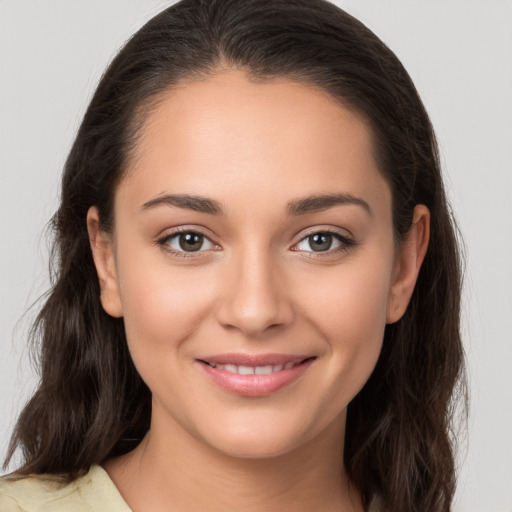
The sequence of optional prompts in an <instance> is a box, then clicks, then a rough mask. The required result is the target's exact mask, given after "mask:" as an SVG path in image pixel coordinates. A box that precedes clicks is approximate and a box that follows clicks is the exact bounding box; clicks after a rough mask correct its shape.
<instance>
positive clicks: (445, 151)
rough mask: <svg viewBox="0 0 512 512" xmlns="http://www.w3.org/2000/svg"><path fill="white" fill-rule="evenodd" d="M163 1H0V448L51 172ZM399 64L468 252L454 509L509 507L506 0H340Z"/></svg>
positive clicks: (19, 399)
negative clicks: (465, 409) (417, 101)
mask: <svg viewBox="0 0 512 512" xmlns="http://www.w3.org/2000/svg"><path fill="white" fill-rule="evenodd" d="M168 4H169V2H164V1H161V0H160V1H158V0H88V1H87V2H78V1H73V2H71V1H70V0H45V1H44V2H42V1H40V0H3V1H1V0H0V172H1V174H0V236H1V239H0V283H1V286H0V300H1V302H0V329H1V330H0V336H1V337H0V440H1V441H0V456H3V454H4V453H5V450H6V446H7V439H8V435H9V432H10V430H11V428H12V426H13V423H14V420H15V417H16V415H17V413H18V412H19V410H20V407H21V406H22V404H23V402H24V401H25V400H26V398H27V397H28V396H29V395H30V393H31V391H32V390H33V388H34V386H35V383H36V377H35V374H34V372H33V370H32V369H31V367H30V364H29V357H28V356H29V354H28V352H27V349H26V335H27V329H28V326H29V325H30V321H31V320H32V319H33V317H34V311H36V309H37V308H36V309H32V310H30V311H29V312H28V313H26V314H24V312H25V311H26V310H27V308H28V307H29V305H30V304H31V303H32V302H33V301H34V300H35V299H36V298H37V297H38V296H39V295H40V294H41V293H42V292H43V291H44V290H45V289H46V288H47V285H48V281H47V277H46V276H47V264H48V250H47V241H46V238H45V236H44V235H43V234H42V232H43V229H44V226H45V224H46V222H47V221H48V220H49V218H50V216H51V214H52V213H53V211H54V209H55V208H56V204H57V198H58V183H59V175H60V171H61V169H62V165H63V163H64V159H65V157H66V154H67V151H68V150H69V147H70V145H71V141H72V139H73V135H74V133H75V130H76V128H77V124H78V122H79V120H80V118H81V116H82V114H83V112H84V110H85V107H86V105H87V102H88V100H89V99H90V97H91V94H92V91H93V89H94V87H95V85H96V83H97V81H98V79H99V76H100V74H101V72H102V71H103V69H104V68H105V66H106V65H107V63H108V62H109V60H110V59H111V58H112V56H113V55H114V53H115V51H116V50H117V49H118V48H119V47H120V46H121V45H122V43H123V42H124V41H125V40H126V38H127V37H128V36H129V35H131V34H132V33H133V32H134V31H135V30H136V29H138V28H139V27H140V26H141V25H142V23H143V22H144V21H145V20H147V19H148V18H149V17H151V16H152V15H153V14H155V13H157V12H158V11H159V10H161V9H162V8H163V7H165V6H166V5H168ZM337 4H338V5H340V6H341V7H343V8H345V9H346V10H347V11H349V12H350V13H351V14H353V15H355V16H356V17H358V18H359V19H360V20H361V21H363V22H364V23H365V24H367V25H368V26H369V27H370V28H371V29H372V30H374V31H375V32H376V33H377V35H379V36H380V37H381V38H382V39H383V40H384V41H385V42H386V43H387V44H388V45H389V46H390V47H391V48H392V49H393V50H394V51H395V53H396V54H397V55H398V57H399V58H400V59H401V60H402V62H403V63H404V65H405V67H406V68H407V69H408V71H409V73H410V74H411V76H412V78H413V80H414V81H415V83H416V85H417V88H418V90H419V92H420V95H421V96H422V98H423V100H424V102H425V104H426V107H427V109H428V111H429V113H430V115H431V118H432V121H433V123H434V126H435V127H436V131H437V135H438V138H439V143H440V147H441V154H442V159H443V164H444V169H445V179H446V184H447V187H448V191H449V195H450V198H451V201H452V204H453V208H454V211H455V213H456V215H457V217H458V219H459V223H460V226H461V230H462V232H463V236H464V239H465V243H466V250H467V272H466V283H465V295H464V342H465V347H466V351H467V355H468V370H469V374H470V379H471V395H472V411H471V418H470V424H469V432H468V441H467V442H466V443H465V444H464V445H463V446H467V449H466V450H464V451H463V452H462V454H461V457H460V466H461V477H460V485H459V490H458V495H457V507H456V510H458V511H461V512H512V398H511V391H512V371H511V369H512V337H511V331H512V263H511V260H512V201H511V197H512V194H511V188H512V121H511V120H512V1H510V0H486V1H484V0H480V1H476V0H429V1H428V2H427V1H426V0H423V1H420V0H346V1H338V2H337Z"/></svg>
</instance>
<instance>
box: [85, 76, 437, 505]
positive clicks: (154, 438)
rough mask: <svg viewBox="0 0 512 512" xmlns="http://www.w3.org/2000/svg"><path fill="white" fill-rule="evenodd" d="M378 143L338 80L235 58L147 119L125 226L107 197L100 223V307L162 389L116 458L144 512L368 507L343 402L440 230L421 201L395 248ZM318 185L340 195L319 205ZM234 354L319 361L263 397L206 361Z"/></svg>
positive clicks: (128, 186)
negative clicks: (343, 101)
mask: <svg viewBox="0 0 512 512" xmlns="http://www.w3.org/2000/svg"><path fill="white" fill-rule="evenodd" d="M371 150H372V146H371V133H370V131H369V129H368V127H367V125H366V124H365V123H364V122H363V121H362V120H361V119H360V118H359V117H358V116H357V115H356V114H354V113H352V112H350V111H349V110H347V109H345V108H343V107H341V106H340V105H339V104H337V103H335V102H334V100H332V98H330V97H329V96H327V95H326V94H323V93H321V92H319V91H317V90H314V89H312V88H309V87H307V86H304V85H301V84H297V83H294V82H291V81H289V80H286V79H280V80H278V81H275V82H273V83H268V84H254V83H251V82H250V81H249V80H247V78H246V77H245V76H244V75H243V73H242V72H240V71H236V70H232V69H222V70H219V72H218V73H217V74H215V75H214V76H211V77H209V78H208V79H205V80H204V81H199V82H192V83H189V84H187V85H186V86H184V87H180V88H179V89H176V90H174V91H169V92H167V93H166V94H165V95H164V96H163V97H162V101H161V102H160V103H159V105H158V106H157V108H156V109H155V110H154V111H152V113H151V114H150V115H149V116H148V119H147V121H146V123H145V125H144V127H143V129H142V137H141V139H140V141H139V145H138V147H137V148H136V150H135V153H134V155H133V158H132V159H131V160H130V162H129V168H128V175H127V176H126V177H125V178H124V179H123V180H122V182H121V183H120V185H119V187H118V190H117V191H116V196H115V211H114V214H115V228H114V232H113V233H112V234H109V233H103V232H101V231H100V229H99V218H98V212H97V209H96V208H94V207H93V208H91V209H90V211H89V215H88V220H87V222H88V229H89V235H90V239H91V247H92V250H93V255H94V259H95V263H96V267H97V271H98V277H99V280H100V285H101V290H102V304H103V307H104V309H105V311H106V312H107V313H108V314H110V315H112V316H115V317H121V316H122V317H124V322H125V327H126V334H127V340H128V346H129V349H130V353H131V355H132V358H133V360H134V363H135V365H136V367H137V370H138V371H139V373H140V375H141V376H142V378H143V379H144V381H145V382H146V383H147V385H148V386H149V388H150V390H151V392H152V396H153V411H152V418H151V429H150V432H149V433H148V435H147V436H146V438H145V439H144V441H143V442H142V443H141V444H140V445H139V447H137V448H136V449H135V450H134V451H133V452H131V453H129V454H127V455H125V456H123V457H120V458H117V459H112V460H109V461H107V462H106V463H105V464H104V467H105V469H106V471H107V472H108V474H109V475H110V477H111V478H112V480H113V482H114V483H115V485H116V486H117V487H118V489H119V491H120V493H121V495H122V496H123V498H124V499H125V501H126V502H127V504H128V505H129V506H130V507H131V508H132V510H133V511H134V512H146V511H152V512H160V511H162V512H163V511H166V512H168V511H173V512H190V511H197V510H208V511H216V510H219V511H220V510H222V511H223V512H227V511H240V510H244V511H249V512H250V511H258V512H261V511H269V512H270V511H278V510H279V511H280V510H294V511H312V510H322V511H326V512H329V511H333V512H334V511H346V512H361V511H362V510H363V507H362V501H361V496H360V493H359V491H358V490H357V489H356V488H355V487H354V486H353V485H352V484H351V483H350V481H349V478H348V476H347V474H346V471H345V468H344V466H343V463H342V461H343V444H344V432H345V419H346V408H347V405H348V403H349V402H350V401H351V400H352V399H353V398H354V396H355V395H356V394H357V393H358V392H359V390H360V389H361V388H362V387H363V386H364V384H365V382H366V381H367V379H368V377H369V376H370V374H371V372H372V370H373V368H374V366H375V364H376V362H377V359H378V356H379V354H380V350H381V346H382V338H383V332H384V328H385V325H386V323H392V322H396V321H398V320H399V319H400V318H401V316H402V315H403V313H404V311H405V309H406V307H407V304H408V302H409V299H410V297H411V294H412V291H413V289H414V285H415V282H416V278H417V275H418V271H419V268H420V266H421V263H422V261H423V258H424V255H425V252H426V248H427V244H428V235H429V213H428V210H427V208H425V207H424V206H421V205H419V206H417V207H416V209H415V215H414V220H413V225H412V227H411V230H410V233H409V236H408V239H407V241H406V243H404V244H402V245H398V244H397V243H396V241H395V240H394V238H393V226H392V218H391V191H390V188H389V185H388V184H387V182H386V180H385V179H384V177H383V176H382V174H381V173H380V172H379V170H378V169H377V166H376V163H375V161H374V159H373V156H372V151H371ZM170 195H173V197H172V198H170V199H169V197H170ZM176 195H180V198H178V199H179V200H177V199H176ZM184 195H186V196H190V195H194V196H200V197H201V198H208V199H209V200H210V201H211V202H210V203H208V204H209V205H210V207H211V208H210V210H208V209H207V208H205V207H204V205H205V203H204V201H203V203H201V204H202V211H198V208H197V204H198V203H197V201H196V203H194V204H195V206H193V205H192V206H191V204H192V203H191V201H190V200H188V201H184V200H183V196H184ZM319 196H328V197H329V198H330V202H329V204H327V203H326V201H325V200H324V204H323V206H322V207H321V208H320V207H318V208H315V209H312V208H311V204H313V203H314V201H312V200H311V197H313V198H318V197H319ZM334 196H336V199H334V200H333V197H334ZM163 198H165V199H163ZM304 198H310V199H309V202H308V201H304ZM301 200H302V201H301ZM213 202H214V203H213ZM308 204H309V207H308ZM212 205H213V206H212ZM290 205H291V206H290ZM317 206H318V205H317ZM217 207H218V209H222V212H216V213H215V212H214V210H215V209H216V208H217ZM306 210H307V211H306ZM177 229H180V230H181V231H180V232H177V231H176V230H177ZM180 233H181V234H180ZM187 233H188V235H187V236H189V235H191V236H192V237H195V241H196V242H197V243H196V245H195V246H194V249H193V250H192V249H191V246H187V245H186V243H184V239H183V236H184V234H187ZM315 236H316V238H314V237H315ZM226 353H237V354H245V355H251V356H252V355H256V356H260V355H262V354H269V353H270V354H275V353H279V354H286V355H299V354H300V355H304V356H307V357H308V358H310V360H311V361H312V362H311V364H310V365H309V366H308V367H307V369H305V371H304V372H303V373H302V374H301V375H300V376H299V377H298V378H296V379H295V380H293V382H291V383H289V384H287V385H285V386H284V387H282V388H280V389H278V390H275V391H272V392H268V393H266V392H261V393H260V394H259V395H258V396H248V395H247V393H245V392H239V391H236V390H235V391H233V390H232V389H231V390H229V389H228V390H226V389H224V388H222V387H220V386H219V385H218V383H217V382H215V381H214V380H212V379H211V378H210V376H209V374H208V372H209V371H210V370H211V366H209V365H208V364H205V362H204V361H203V360H204V359H208V357H210V356H214V355H216V354H226Z"/></svg>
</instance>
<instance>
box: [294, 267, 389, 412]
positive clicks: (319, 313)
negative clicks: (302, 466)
mask: <svg viewBox="0 0 512 512" xmlns="http://www.w3.org/2000/svg"><path fill="white" fill-rule="evenodd" d="M377 261H378V260H377ZM381 263H382V262H381ZM390 268H391V265H390V264H389V265H387V264H379V263H377V264H375V263H374V264H373V265H370V264H368V265H364V264H361V265H347V266H346V267H345V268H343V266H340V267H339V268H337V269H335V270H334V271H333V272H332V274H331V275H325V276H323V277H322V278H320V279H319V276H316V279H315V280H311V281H310V282H308V281H306V282H305V283H304V287H307V288H308V293H307V296H308V297H309V300H308V301H307V302H304V304H303V309H302V310H303V316H304V317H306V318H308V319H309V321H310V322H311V323H312V324H314V326H315V329H316V331H317V332H320V334H321V336H322V337H323V338H324V340H325V341H326V347H327V350H328V351H329V356H330V360H331V363H332V364H330V365H329V367H328V374H327V375H326V378H328V379H329V381H330V382H331V384H332V390H333V393H334V394H335V396H330V397H329V399H328V401H327V402H329V400H330V401H331V403H338V404H339V403H343V404H348V402H349V401H350V400H351V399H352V398H353V397H354V396H355V395H356V394H357V393H358V392H359V390H360V389H361V388H362V387H363V386H364V384H365V383H366V381H367V380H368V378H369V376H370V374H371V372H372V371H373V369H374V367H375V364H376V363H377V359H378V357H379V355H380V351H381V348H382V341H383V337H384V329H385V325H386V306H387V299H388V294H389V288H390V272H391V271H390Z"/></svg>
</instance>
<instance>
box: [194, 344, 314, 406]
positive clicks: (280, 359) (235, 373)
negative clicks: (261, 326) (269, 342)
mask: <svg viewBox="0 0 512 512" xmlns="http://www.w3.org/2000/svg"><path fill="white" fill-rule="evenodd" d="M315 359H316V357H312V356H290V355H284V354H283V355H281V354H268V355H262V356H251V355H245V354H226V355H221V356H213V357H208V358H204V359H197V360H196V363H197V364H199V366H200V368H201V369H202V371H203V372H204V373H203V374H206V376H207V377H209V380H210V381H211V382H213V383H214V384H215V385H216V386H217V387H219V388H221V389H222V390H223V391H226V392H228V393H230V394H235V395H240V396H248V397H262V396H266V395H270V394H272V393H275V392H276V391H278V390H280V389H282V388H284V387H286V386H288V385H290V384H292V383H293V382H295V381H296V380H298V379H299V377H301V376H302V375H303V374H304V373H305V372H306V370H307V369H308V368H309V367H310V366H311V364H312V363H313V362H314V360H315Z"/></svg>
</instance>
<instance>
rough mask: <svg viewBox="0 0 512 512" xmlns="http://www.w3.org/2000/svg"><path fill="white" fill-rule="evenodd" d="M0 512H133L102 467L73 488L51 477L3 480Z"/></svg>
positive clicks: (0, 480)
mask: <svg viewBox="0 0 512 512" xmlns="http://www.w3.org/2000/svg"><path fill="white" fill-rule="evenodd" d="M0 512H131V510H130V507H128V505H127V504H126V503H125V502H124V500H123V498H122V497H121V495H120V494H119V491H118V490H117V488H116V486H115V485H114V483H113V482H112V480H111V479H110V477H109V476H108V474H107V473H106V471H105V470H104V469H103V468H102V467H101V466H97V465H94V466H92V467H91V469H90V471H89V472H88V473H87V474H86V475H84V476H83V477H81V478H78V479H77V480H75V481H74V482H71V483H70V484H67V485H66V484H63V483H62V480H60V479H59V478H57V477H52V476H47V475H37V476H27V477H23V478H20V477H12V476H4V477H1V478H0Z"/></svg>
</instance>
